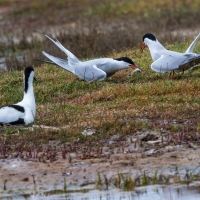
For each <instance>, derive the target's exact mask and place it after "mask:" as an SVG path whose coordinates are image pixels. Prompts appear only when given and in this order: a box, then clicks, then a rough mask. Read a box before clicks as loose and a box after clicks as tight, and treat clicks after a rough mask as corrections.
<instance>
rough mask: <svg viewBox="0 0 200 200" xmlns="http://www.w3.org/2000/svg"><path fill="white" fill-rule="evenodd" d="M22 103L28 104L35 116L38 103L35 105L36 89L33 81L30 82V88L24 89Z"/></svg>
mask: <svg viewBox="0 0 200 200" xmlns="http://www.w3.org/2000/svg"><path fill="white" fill-rule="evenodd" d="M22 103H24V104H26V105H27V106H28V107H29V108H30V109H31V110H32V112H33V115H34V116H35V112H36V105H35V96H34V90H33V85H32V83H30V82H28V90H27V91H25V90H24V98H23V100H22Z"/></svg>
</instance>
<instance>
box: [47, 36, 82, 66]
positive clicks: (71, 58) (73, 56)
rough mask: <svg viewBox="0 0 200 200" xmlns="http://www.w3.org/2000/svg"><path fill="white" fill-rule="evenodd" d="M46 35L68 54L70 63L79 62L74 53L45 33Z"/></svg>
mask: <svg viewBox="0 0 200 200" xmlns="http://www.w3.org/2000/svg"><path fill="white" fill-rule="evenodd" d="M46 37H48V38H49V39H50V40H51V41H52V42H53V43H54V44H55V45H56V46H57V47H58V48H60V49H61V50H62V51H63V52H65V53H66V55H67V56H68V62H69V64H70V65H73V64H76V63H79V62H80V61H79V59H78V58H77V57H76V56H75V55H74V54H72V53H71V52H70V51H69V50H67V49H66V48H65V47H64V46H63V45H62V44H61V43H60V42H59V41H58V40H56V41H54V40H53V39H51V38H50V37H49V36H47V35H46Z"/></svg>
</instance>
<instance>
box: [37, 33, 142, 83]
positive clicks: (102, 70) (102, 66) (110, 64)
mask: <svg viewBox="0 0 200 200" xmlns="http://www.w3.org/2000/svg"><path fill="white" fill-rule="evenodd" d="M46 37H47V38H49V39H50V40H51V41H52V42H53V43H54V44H55V45H56V46H57V47H59V48H60V49H61V50H62V51H63V52H64V53H65V54H66V55H67V58H68V60H63V59H61V58H57V57H55V56H52V55H50V54H48V53H46V52H44V51H43V52H42V53H43V54H44V55H45V56H46V57H47V58H48V59H49V60H51V61H46V60H37V59H35V60H37V61H42V62H45V63H50V64H53V65H57V66H60V67H62V68H63V69H65V70H67V71H70V72H71V73H73V74H75V75H77V76H78V77H79V78H81V79H83V80H85V81H87V82H91V81H93V80H96V81H102V80H104V79H105V78H106V77H109V76H112V75H113V74H115V73H116V72H117V71H119V70H123V69H127V68H132V69H134V70H135V71H139V72H141V71H142V70H141V69H140V68H139V67H138V66H136V65H135V64H134V62H133V61H132V60H131V59H130V58H128V57H121V58H116V59H113V58H98V59H93V60H88V61H84V62H81V61H80V60H79V59H78V58H77V57H76V56H75V55H73V54H72V53H71V52H70V51H69V50H67V49H66V48H65V47H64V46H63V45H62V44H61V43H60V42H59V41H58V40H53V39H51V38H50V37H49V36H46Z"/></svg>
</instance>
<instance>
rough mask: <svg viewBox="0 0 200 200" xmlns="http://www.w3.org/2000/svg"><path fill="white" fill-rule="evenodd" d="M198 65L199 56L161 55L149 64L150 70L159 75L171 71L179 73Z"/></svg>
mask: <svg viewBox="0 0 200 200" xmlns="http://www.w3.org/2000/svg"><path fill="white" fill-rule="evenodd" d="M198 63H200V55H198V54H179V55H178V54H176V55H162V56H161V57H160V58H159V59H158V60H156V61H155V62H153V63H152V64H151V69H153V70H154V71H156V72H160V73H163V72H168V71H172V70H178V71H181V70H187V69H189V68H191V67H193V66H194V65H195V64H198Z"/></svg>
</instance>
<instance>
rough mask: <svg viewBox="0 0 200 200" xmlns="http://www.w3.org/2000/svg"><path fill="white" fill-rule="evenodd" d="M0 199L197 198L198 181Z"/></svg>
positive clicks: (199, 188)
mask: <svg viewBox="0 0 200 200" xmlns="http://www.w3.org/2000/svg"><path fill="white" fill-rule="evenodd" d="M0 199H12V200H14V199H26V200H29V199H30V200H62V199H65V200H66V199H67V200H123V199H128V200H151V199H153V200H197V199H198V200H199V199H200V182H194V183H192V184H190V185H189V186H188V185H180V184H177V185H168V186H163V185H151V186H145V187H137V188H135V189H134V191H131V192H124V191H122V190H120V189H112V190H108V191H99V190H96V189H95V190H93V189H81V190H67V191H66V192H64V191H63V190H54V191H50V192H44V193H38V194H29V195H19V196H18V195H10V196H7V197H2V198H1V197H0Z"/></svg>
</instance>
